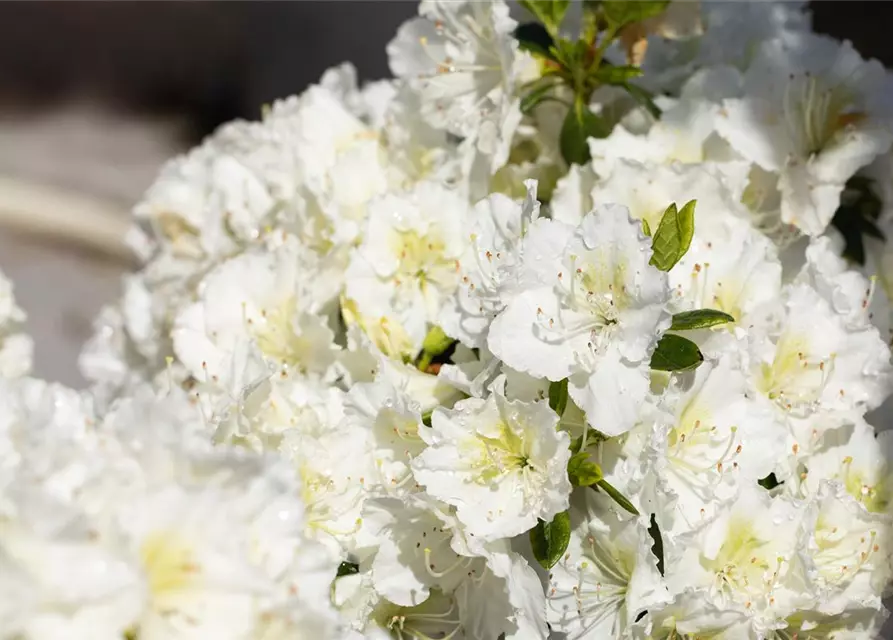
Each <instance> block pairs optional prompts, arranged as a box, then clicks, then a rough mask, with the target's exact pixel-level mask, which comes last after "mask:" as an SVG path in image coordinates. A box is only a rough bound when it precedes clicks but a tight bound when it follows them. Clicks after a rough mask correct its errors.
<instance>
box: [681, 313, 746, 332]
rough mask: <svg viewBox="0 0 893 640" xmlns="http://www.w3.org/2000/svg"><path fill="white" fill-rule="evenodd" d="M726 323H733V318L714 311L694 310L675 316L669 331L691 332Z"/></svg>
mask: <svg viewBox="0 0 893 640" xmlns="http://www.w3.org/2000/svg"><path fill="white" fill-rule="evenodd" d="M727 322H735V318H733V317H732V316H730V315H729V314H728V313H724V312H722V311H717V310H716V309H695V310H693V311H683V312H682V313H677V314H675V315H674V316H673V324H672V325H670V330H672V331H691V330H693V329H707V328H708V327H715V326H716V325H718V324H725V323H727Z"/></svg>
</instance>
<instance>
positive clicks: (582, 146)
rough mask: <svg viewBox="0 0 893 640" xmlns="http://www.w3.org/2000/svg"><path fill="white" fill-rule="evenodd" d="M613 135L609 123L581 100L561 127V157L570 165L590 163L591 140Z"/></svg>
mask: <svg viewBox="0 0 893 640" xmlns="http://www.w3.org/2000/svg"><path fill="white" fill-rule="evenodd" d="M609 133H611V130H610V128H609V127H608V125H607V123H605V121H604V120H602V119H601V118H600V117H599V116H597V115H595V114H594V113H592V111H590V110H589V107H587V106H586V105H584V104H583V103H582V102H581V101H580V100H577V101H576V102H575V103H574V106H573V108H571V109H570V110H568V112H567V116H565V118H564V124H562V125H561V134H560V139H559V142H560V146H561V155H562V156H564V160H565V161H566V162H567V163H568V164H585V163H587V162H589V159H590V157H591V156H590V155H589V144H588V143H587V142H586V141H587V140H588V139H589V138H604V137H606V136H607V135H608V134H609Z"/></svg>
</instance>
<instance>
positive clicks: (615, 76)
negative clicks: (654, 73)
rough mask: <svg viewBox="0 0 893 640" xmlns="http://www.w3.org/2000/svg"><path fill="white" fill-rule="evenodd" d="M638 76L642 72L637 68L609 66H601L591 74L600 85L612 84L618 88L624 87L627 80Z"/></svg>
mask: <svg viewBox="0 0 893 640" xmlns="http://www.w3.org/2000/svg"><path fill="white" fill-rule="evenodd" d="M640 75H642V70H641V69H640V68H639V67H633V66H624V67H615V66H613V65H609V64H602V65H601V66H600V67H599V68H598V69H596V70H595V71H594V72H593V73H592V77H593V78H595V79H596V80H598V81H599V82H601V83H602V84H614V85H620V86H626V83H627V82H628V81H629V80H631V79H632V78H637V77H639V76H640Z"/></svg>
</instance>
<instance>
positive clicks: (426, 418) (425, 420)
mask: <svg viewBox="0 0 893 640" xmlns="http://www.w3.org/2000/svg"><path fill="white" fill-rule="evenodd" d="M432 415H434V409H431V410H430V411H426V412H425V413H423V414H422V424H423V425H425V426H426V427H430V426H431V416H432Z"/></svg>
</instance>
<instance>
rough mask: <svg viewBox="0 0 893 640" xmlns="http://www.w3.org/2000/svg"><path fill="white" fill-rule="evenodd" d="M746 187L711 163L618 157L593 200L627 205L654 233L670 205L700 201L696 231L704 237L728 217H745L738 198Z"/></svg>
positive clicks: (595, 191) (597, 203) (635, 217)
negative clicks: (646, 160)
mask: <svg viewBox="0 0 893 640" xmlns="http://www.w3.org/2000/svg"><path fill="white" fill-rule="evenodd" d="M742 188H743V186H742V185H733V184H731V181H730V180H729V178H728V177H727V176H724V175H723V174H722V173H720V171H719V170H718V169H717V167H716V166H715V165H713V164H709V163H702V164H701V163H699V164H688V165H685V164H680V163H674V164H670V165H664V164H655V163H641V162H638V161H635V160H628V159H625V158H618V159H617V161H616V162H615V163H614V165H613V167H612V168H611V171H610V173H609V174H607V175H605V176H604V177H603V179H602V180H599V181H598V182H597V183H596V184H595V186H594V187H593V189H592V192H591V197H592V201H593V202H594V203H595V204H596V205H601V204H605V203H610V202H620V203H623V204H624V205H625V206H626V207H627V208H628V209H629V212H630V216H632V218H633V219H635V220H644V221H645V222H646V223H647V224H648V227H649V228H650V229H652V230H656V229H657V227H658V225H659V224H660V219H661V216H662V215H663V213H664V211H666V209H667V205H668V204H669V203H671V202H677V203H679V204H680V205H681V204H683V203H684V202H687V201H689V200H697V203H698V204H697V216H696V220H695V222H696V223H695V232H696V233H699V234H700V232H701V231H702V230H704V229H712V228H713V227H714V226H716V225H717V224H719V223H720V222H721V221H723V220H725V219H726V218H728V217H731V216H739V217H742V218H743V217H744V215H743V213H742V211H741V205H740V204H739V203H737V202H736V201H735V197H734V194H735V192H736V191H738V192H740V191H741V189H742ZM708 233H709V232H708Z"/></svg>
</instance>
